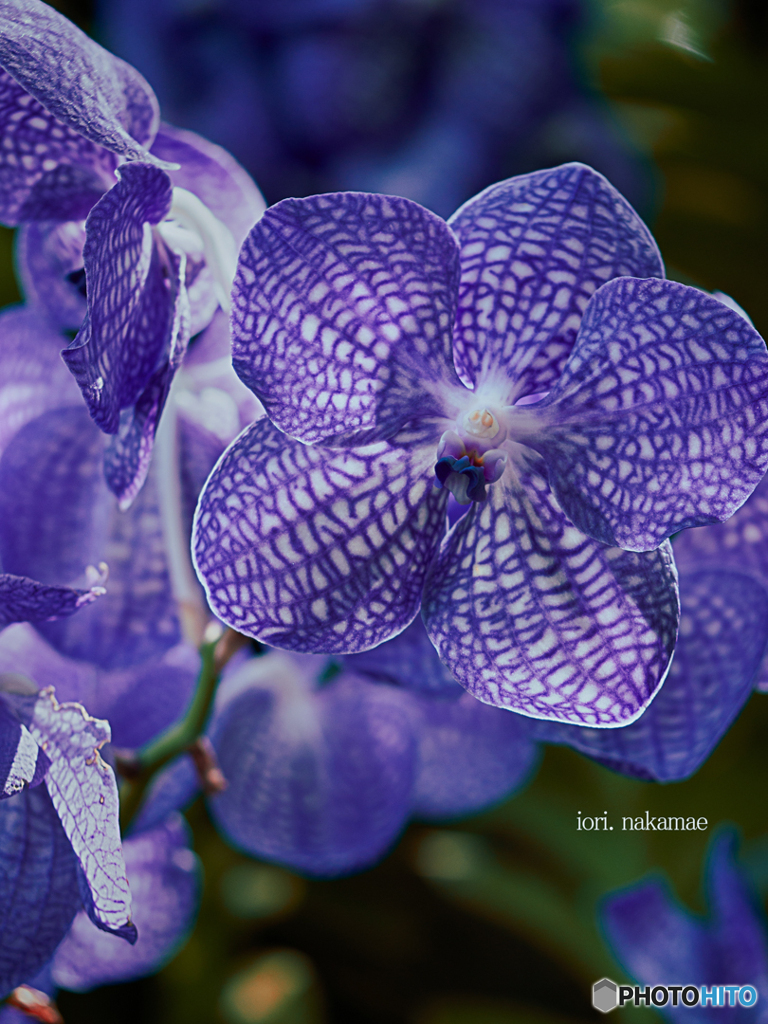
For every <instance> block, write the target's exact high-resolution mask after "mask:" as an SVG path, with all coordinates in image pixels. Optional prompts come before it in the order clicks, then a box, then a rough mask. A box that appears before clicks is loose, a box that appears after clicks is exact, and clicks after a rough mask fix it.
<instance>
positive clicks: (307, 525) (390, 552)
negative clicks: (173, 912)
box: [193, 420, 445, 654]
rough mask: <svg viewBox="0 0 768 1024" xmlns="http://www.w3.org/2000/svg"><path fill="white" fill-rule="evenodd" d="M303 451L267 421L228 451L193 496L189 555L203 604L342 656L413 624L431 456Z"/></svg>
mask: <svg viewBox="0 0 768 1024" xmlns="http://www.w3.org/2000/svg"><path fill="white" fill-rule="evenodd" d="M398 442H399V438H395V439H394V441H393V442H392V443H386V442H381V443H379V444H377V445H370V446H369V447H367V448H360V449H357V450H356V451H355V452H354V453H346V452H343V451H342V452H339V451H336V452H334V451H329V450H327V449H321V448H315V447H311V446H307V445H303V444H301V443H300V442H298V441H294V440H292V439H291V438H289V437H287V436H286V435H285V434H282V433H281V432H280V431H279V430H278V429H277V428H276V427H274V426H273V425H272V424H271V423H270V422H269V421H268V420H261V421H259V422H258V423H255V424H254V425H253V426H252V427H251V428H249V429H248V430H247V431H245V432H244V433H243V434H241V435H240V437H239V438H238V439H237V441H235V443H234V444H233V445H232V446H231V447H230V448H229V449H228V451H227V453H226V454H225V455H224V456H223V458H222V459H221V461H220V462H219V463H218V465H217V467H216V469H215V470H214V472H213V473H212V474H211V477H210V478H209V480H208V483H207V485H206V488H205V490H204V491H203V494H202V495H201V497H200V503H199V505H198V511H197V516H196V521H195V532H194V537H193V553H194V557H195V560H196V565H197V571H198V575H199V576H200V578H201V579H202V581H203V583H204V585H205V587H206V592H207V594H208V600H209V602H210V605H211V608H212V609H213V610H214V611H215V613H216V614H217V615H218V616H219V617H220V618H221V619H223V620H224V621H225V622H227V623H228V624H229V625H231V626H232V627H233V628H234V629H237V630H239V631H240V632H243V633H246V634H248V635H249V636H255V637H258V638H259V639H260V640H265V641H266V642H268V643H269V644H271V645H274V646H278V647H286V648H289V649H292V650H299V651H324V652H326V653H340V654H342V653H352V652H355V651H360V650H365V649H367V648H369V647H373V646H375V645H376V644H377V643H381V641H382V640H386V639H388V638H389V637H390V636H392V635H393V634H394V633H397V632H398V631H399V630H402V629H403V628H404V627H405V626H406V625H407V624H408V623H409V622H410V621H411V620H412V619H413V617H414V616H415V614H416V612H417V611H418V607H419V602H420V599H421V588H422V584H423V581H424V576H425V573H426V570H427V566H428V565H429V562H430V560H431V558H432V557H433V555H434V552H435V549H436V548H437V545H438V543H439V541H440V537H441V535H442V533H443V529H444V524H445V492H444V491H437V490H436V489H435V488H433V487H432V484H431V477H430V473H431V452H430V449H429V447H428V446H424V445H422V444H419V443H415V444H411V443H407V442H406V443H403V444H400V443H398Z"/></svg>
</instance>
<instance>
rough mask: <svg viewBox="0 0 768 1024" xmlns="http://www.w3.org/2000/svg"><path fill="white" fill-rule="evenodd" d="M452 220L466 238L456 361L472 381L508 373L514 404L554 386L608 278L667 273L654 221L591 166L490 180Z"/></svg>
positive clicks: (573, 165) (476, 382) (472, 383)
mask: <svg viewBox="0 0 768 1024" xmlns="http://www.w3.org/2000/svg"><path fill="white" fill-rule="evenodd" d="M448 223H449V224H450V226H451V227H452V228H453V230H454V231H455V232H456V234H457V235H458V238H459V243H460V245H461V284H460V286H459V310H458V313H457V319H456V333H455V336H454V342H453V345H454V360H455V362H456V368H457V370H458V371H459V376H460V377H461V378H462V380H464V381H465V382H466V383H467V384H468V385H469V386H472V387H473V386H475V385H479V384H482V383H483V382H484V381H485V380H487V379H489V378H493V377H494V376H496V375H497V374H498V373H502V374H504V375H505V376H506V377H508V378H509V385H508V392H509V399H508V400H509V402H510V404H511V403H512V402H514V401H516V400H517V399H518V398H520V397H522V396H523V395H530V394H534V393H538V392H540V391H548V390H549V389H550V388H551V387H552V385H553V383H554V382H555V381H556V380H557V378H558V377H559V375H560V373H561V372H562V369H563V365H564V363H565V361H566V359H567V358H568V354H569V353H570V351H571V349H572V347H573V343H574V340H575V338H576V332H577V330H578V327H579V321H580V320H581V317H582V314H583V313H584V310H585V308H586V306H587V303H588V302H589V300H590V298H591V297H592V295H593V294H594V293H595V291H597V289H598V288H599V287H600V286H601V285H603V284H605V282H606V281H609V280H611V278H614V277H622V276H632V277H663V276H664V266H663V264H662V262H661V256H660V255H659V250H658V248H657V247H656V243H655V242H654V240H653V237H652V236H651V233H650V232H649V230H648V228H647V227H646V226H645V224H643V222H642V221H641V220H640V218H639V217H638V215H637V214H636V213H635V211H634V210H633V209H632V207H631V206H630V205H629V203H628V202H627V201H626V199H624V197H623V196H622V195H620V194H619V192H617V191H616V189H615V188H614V187H613V185H611V184H610V183H609V182H608V181H606V179H605V178H604V177H603V176H602V175H601V174H598V173H597V172H596V171H593V170H592V169H591V168H590V167H585V166H584V165H583V164H577V163H571V164H563V165H562V166H561V167H555V168H553V169H551V170H546V171H536V172H535V173H533V174H525V175H520V176H519V177H517V178H510V179H509V181H502V182H500V183H499V184H497V185H491V186H490V187H489V188H487V189H486V190H485V191H484V192H481V193H480V194H479V195H478V196H475V197H474V198H473V199H470V200H469V201H468V202H467V203H465V204H464V205H463V206H462V207H461V208H460V209H459V210H458V211H457V212H456V213H455V214H454V215H453V217H451V219H450V220H449V221H448Z"/></svg>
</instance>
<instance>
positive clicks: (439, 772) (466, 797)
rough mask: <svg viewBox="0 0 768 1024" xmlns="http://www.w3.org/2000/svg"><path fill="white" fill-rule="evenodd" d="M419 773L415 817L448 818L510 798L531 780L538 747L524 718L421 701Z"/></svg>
mask: <svg viewBox="0 0 768 1024" xmlns="http://www.w3.org/2000/svg"><path fill="white" fill-rule="evenodd" d="M414 701H415V702H416V704H417V706H418V709H419V712H420V722H419V726H418V736H419V769H418V772H417V775H416V784H415V786H414V793H413V803H412V805H411V812H412V813H413V814H415V815H416V816H417V817H420V818H448V817H456V816H459V815H462V814H470V813H472V812H473V811H478V810H480V808H482V807H485V806H487V805H488V804H492V803H495V802H496V801H498V800H501V799H503V798H504V797H506V796H509V795H510V793H512V792H513V791H514V790H515V789H516V788H518V787H519V786H521V785H522V784H523V782H524V781H525V780H526V779H527V778H528V777H529V775H530V774H531V770H532V768H533V766H534V764H535V763H536V757H537V745H536V743H535V742H534V741H533V739H532V734H533V731H532V728H531V726H532V724H533V723H531V722H530V720H528V719H525V718H523V717H522V716H521V715H515V714H513V713H512V712H510V711H505V710H503V709H502V708H492V707H489V706H488V705H487V704H482V703H481V702H480V701H479V700H476V699H475V698H474V697H473V696H471V695H470V694H468V693H464V694H462V696H461V697H460V698H459V699H458V700H450V699H449V700H446V699H445V698H442V697H435V696H427V695H421V694H420V695H418V696H415V697H414Z"/></svg>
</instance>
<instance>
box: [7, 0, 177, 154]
mask: <svg viewBox="0 0 768 1024" xmlns="http://www.w3.org/2000/svg"><path fill="white" fill-rule="evenodd" d="M0 64H2V66H3V67H4V68H5V69H6V71H8V72H9V74H11V75H12V76H13V78H14V79H15V80H16V82H18V83H19V85H21V86H22V87H23V88H24V89H25V90H26V91H27V92H28V93H30V94H31V95H32V96H34V97H35V99H36V100H37V101H38V102H39V103H41V104H42V105H43V107H44V108H45V109H46V110H47V111H48V112H49V113H50V114H52V115H53V116H54V117H55V118H58V119H59V120H60V121H62V122H63V123H64V124H65V125H68V126H69V127H70V128H72V129H74V131H75V132H76V133H77V134H78V135H82V136H83V137H84V138H86V139H89V140H90V141H91V142H93V143H96V144H97V145H98V146H103V147H104V148H105V149H107V150H109V151H110V152H112V153H115V154H118V155H120V156H123V157H128V158H131V159H134V160H141V159H147V153H146V151H145V149H144V147H145V146H148V145H151V143H152V140H153V139H154V137H155V133H156V132H157V127H158V123H159V112H158V106H157V100H156V99H155V94H154V93H153V92H152V90H151V89H150V87H149V85H148V84H147V82H146V81H145V80H144V78H142V76H141V75H140V74H139V72H138V71H136V70H135V68H132V67H131V66H130V64H126V63H125V61H123V60H120V58H119V57H115V56H113V55H112V54H111V53H108V52H107V50H105V49H104V48H103V47H101V46H99V44H98V43H95V42H94V41H93V40H92V39H89V38H88V36H86V35H85V33H84V32H82V31H81V30H80V29H79V28H77V26H76V25H73V24H72V22H71V21H69V19H67V18H65V17H64V15H62V14H59V13H58V11H55V10H54V9H53V8H52V7H49V6H48V5H47V4H44V3H40V2H38V0H3V2H2V3H0Z"/></svg>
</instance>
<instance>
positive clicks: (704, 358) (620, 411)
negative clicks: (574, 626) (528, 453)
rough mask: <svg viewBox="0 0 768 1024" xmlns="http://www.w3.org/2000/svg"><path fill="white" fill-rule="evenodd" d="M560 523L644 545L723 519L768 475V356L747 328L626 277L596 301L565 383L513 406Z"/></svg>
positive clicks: (666, 284) (697, 294) (717, 307)
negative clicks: (529, 419) (564, 518)
mask: <svg viewBox="0 0 768 1024" xmlns="http://www.w3.org/2000/svg"><path fill="white" fill-rule="evenodd" d="M526 415H532V416H533V418H534V425H533V426H531V427H530V430H531V435H530V436H527V435H526V430H525V429H524V430H523V431H522V436H520V438H519V439H520V440H524V441H525V442H526V443H527V444H530V445H531V446H532V447H534V448H536V450H537V451H539V452H540V453H541V454H542V455H543V456H544V459H545V461H546V464H547V471H548V474H549V479H550V482H551V485H552V489H553V491H554V493H555V495H556V497H557V499H558V501H559V502H560V504H561V506H562V508H563V510H564V511H565V513H566V514H567V515H568V517H569V518H570V519H571V520H572V521H573V522H574V523H575V524H576V525H577V526H578V527H579V528H580V529H582V530H584V532H585V533H588V534H589V535H590V536H591V537H595V538H596V539H597V540H601V541H603V543H605V544H616V545H618V546H620V547H623V548H627V549H629V550H634V551H643V550H650V549H651V548H654V547H656V546H657V545H658V544H660V543H661V541H662V540H664V539H665V538H666V537H669V536H671V534H673V533H676V532H677V531H679V530H683V529H685V528H686V527H689V526H700V525H702V524H704V523H713V522H718V521H722V520H723V519H727V518H728V516H730V515H733V513H734V512H735V511H736V509H737V508H739V506H740V505H741V504H742V503H743V502H744V501H745V500H746V498H748V497H749V495H750V494H751V492H752V491H753V489H754V488H755V486H756V485H757V483H758V482H759V480H760V478H761V477H762V475H763V473H764V472H765V470H766V467H768V352H766V349H765V342H764V341H763V339H762V338H761V337H760V335H759V334H757V332H756V331H755V330H754V329H753V328H752V327H751V326H750V325H749V323H747V321H746V320H745V319H744V318H743V317H742V316H739V314H738V313H735V312H734V311H733V310H731V309H729V308H728V307H727V306H725V305H723V303H721V302H718V300H717V299H714V298H712V296H710V295H707V294H706V293H705V292H702V291H699V290H698V289H697V288H689V287H687V286H686V285H682V284H677V283H676V282H674V281H657V280H646V281H640V280H636V279H634V278H621V279H619V280H616V281H612V282H610V283H609V284H607V285H605V286H604V287H603V288H601V289H600V291H599V292H598V293H597V294H596V295H595V297H594V298H593V299H592V300H591V302H590V304H589V307H588V309H587V312H586V313H585V315H584V320H583V322H582V325H581V329H580V331H579V336H578V339H577V341H576V345H575V347H574V349H573V352H572V353H571V356H570V359H569V360H568V364H567V365H566V367H565V370H564V372H563V375H562V377H561V378H560V380H559V381H558V382H557V384H556V385H555V387H554V388H553V389H552V391H550V393H549V395H548V396H547V397H546V398H544V399H543V400H542V401H540V402H539V403H537V404H536V405H535V406H532V407H531V409H530V411H528V410H525V409H522V410H520V416H521V417H523V418H525V416H526Z"/></svg>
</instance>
